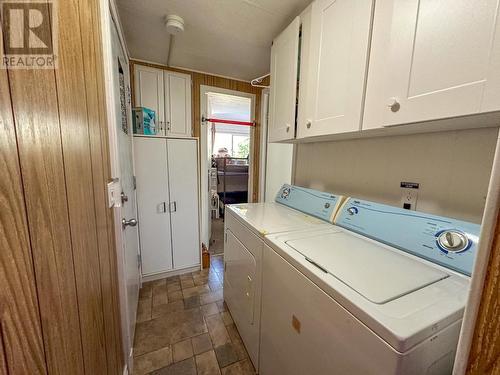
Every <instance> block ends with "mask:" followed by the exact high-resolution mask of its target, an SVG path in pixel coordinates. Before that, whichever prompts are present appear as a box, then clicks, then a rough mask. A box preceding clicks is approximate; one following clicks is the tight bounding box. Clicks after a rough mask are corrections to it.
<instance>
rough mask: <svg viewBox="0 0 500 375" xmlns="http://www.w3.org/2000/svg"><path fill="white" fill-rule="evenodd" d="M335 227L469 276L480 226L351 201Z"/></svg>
mask: <svg viewBox="0 0 500 375" xmlns="http://www.w3.org/2000/svg"><path fill="white" fill-rule="evenodd" d="M335 224H336V225H338V226H340V227H343V228H346V229H349V230H351V231H353V232H356V233H359V234H362V235H364V236H366V237H369V238H372V239H374V240H377V241H380V242H383V243H386V244H388V245H390V246H394V247H396V248H398V249H401V250H404V251H406V252H408V253H411V254H413V255H416V256H418V257H421V258H424V259H427V260H429V261H431V262H434V263H437V264H440V265H442V266H444V267H447V268H450V269H453V270H455V271H457V272H460V273H463V274H465V275H469V276H470V274H471V272H472V267H473V264H474V259H475V256H476V248H477V242H478V238H479V230H480V226H479V225H478V224H473V223H469V222H466V221H461V220H455V219H450V218H447V217H442V216H436V215H430V214H425V213H422V212H417V211H408V210H404V209H402V208H398V207H392V206H388V205H384V204H380V203H375V202H370V201H364V200H361V199H356V198H349V199H348V200H347V202H346V203H345V204H344V206H343V207H342V209H341V211H340V213H339V214H338V215H337V219H336V221H335Z"/></svg>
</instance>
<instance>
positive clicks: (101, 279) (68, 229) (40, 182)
mask: <svg viewBox="0 0 500 375" xmlns="http://www.w3.org/2000/svg"><path fill="white" fill-rule="evenodd" d="M53 16H57V17H58V23H59V29H58V38H59V51H58V57H57V58H58V60H59V67H58V69H56V70H9V71H7V72H6V71H4V70H2V71H0V107H1V108H0V116H1V118H0V120H1V125H2V127H1V128H0V144H1V145H0V146H1V147H0V155H1V159H0V219H1V221H0V242H1V248H2V251H1V253H0V282H1V285H2V288H1V292H0V298H1V300H0V314H1V315H0V319H1V323H2V340H0V350H1V351H2V353H0V373H2V374H3V373H5V372H6V371H7V369H8V371H9V374H24V373H26V374H44V373H48V374H61V375H67V374H72V375H73V374H92V375H94V374H121V373H122V371H123V365H124V359H123V358H122V350H121V333H120V321H119V319H120V317H119V306H118V291H117V290H118V289H117V265H116V251H115V245H114V233H113V220H112V212H111V210H110V209H108V208H107V204H106V194H107V193H106V182H107V181H108V180H109V179H110V165H109V150H108V138H107V134H108V133H107V128H106V126H107V125H106V124H107V121H106V116H105V112H104V108H105V106H104V105H105V103H104V97H103V88H104V78H103V77H104V75H103V61H102V51H101V44H100V40H101V34H100V29H99V25H100V22H99V17H100V15H99V6H98V0H65V1H60V2H58V10H57V13H56V14H55V15H53ZM9 110H10V111H9ZM4 285H6V286H8V288H4Z"/></svg>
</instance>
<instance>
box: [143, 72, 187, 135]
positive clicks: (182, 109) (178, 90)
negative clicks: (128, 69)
mask: <svg viewBox="0 0 500 375" xmlns="http://www.w3.org/2000/svg"><path fill="white" fill-rule="evenodd" d="M134 69H135V70H134V71H135V74H134V78H135V106H136V107H146V108H149V109H152V110H154V111H155V112H156V125H157V132H158V135H166V136H170V137H191V135H192V134H191V133H192V122H191V76H190V75H189V74H182V73H177V72H171V71H166V70H162V69H155V68H150V67H147V66H143V65H137V64H136V65H135V67H134Z"/></svg>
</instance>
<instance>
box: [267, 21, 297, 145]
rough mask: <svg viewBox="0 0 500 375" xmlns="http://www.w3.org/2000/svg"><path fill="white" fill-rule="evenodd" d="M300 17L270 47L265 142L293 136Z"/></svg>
mask: <svg viewBox="0 0 500 375" xmlns="http://www.w3.org/2000/svg"><path fill="white" fill-rule="evenodd" d="M299 32H300V18H299V17H296V18H295V19H294V20H293V22H292V23H291V24H290V25H289V26H288V27H287V28H286V29H285V30H284V31H283V32H282V33H281V34H280V35H279V36H278V37H277V38H276V39H274V41H273V46H272V48H271V92H270V98H269V127H268V134H269V142H277V141H284V140H290V139H293V138H294V137H295V112H296V110H295V108H296V105H297V72H298V63H299Z"/></svg>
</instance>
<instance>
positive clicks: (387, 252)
mask: <svg viewBox="0 0 500 375" xmlns="http://www.w3.org/2000/svg"><path fill="white" fill-rule="evenodd" d="M335 224H336V226H331V227H330V228H329V229H325V230H322V231H313V232H312V231H309V230H304V231H301V232H293V233H285V234H276V235H271V236H268V237H266V247H265V249H264V252H263V253H264V256H263V277H262V278H263V286H262V317H261V352H260V373H261V374H262V375H276V374H287V375H294V374H297V375H299V374H300V375H304V374H314V375H321V374H328V375H332V374H351V375H356V374H363V375H364V374H381V375H382V374H383V375H390V374H404V375H412V374H414V375H417V374H418V375H421V374H434V375H437V374H451V372H452V368H453V362H454V358H455V350H456V347H457V342H458V337H459V333H460V326H461V320H462V315H463V311H464V307H465V304H466V301H467V294H468V289H469V279H470V277H469V276H470V273H471V270H472V266H473V262H474V258H475V252H476V247H477V241H478V235H479V226H478V225H476V224H472V223H467V222H463V221H459V220H453V219H449V218H444V217H438V216H433V215H428V214H424V213H419V212H414V211H407V210H403V209H399V208H395V207H391V206H386V205H381V204H377V203H373V202H368V201H362V200H358V199H352V198H350V199H348V200H347V201H346V202H345V203H344V205H343V206H342V208H341V209H340V211H339V213H338V215H337V218H336V220H335Z"/></svg>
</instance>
